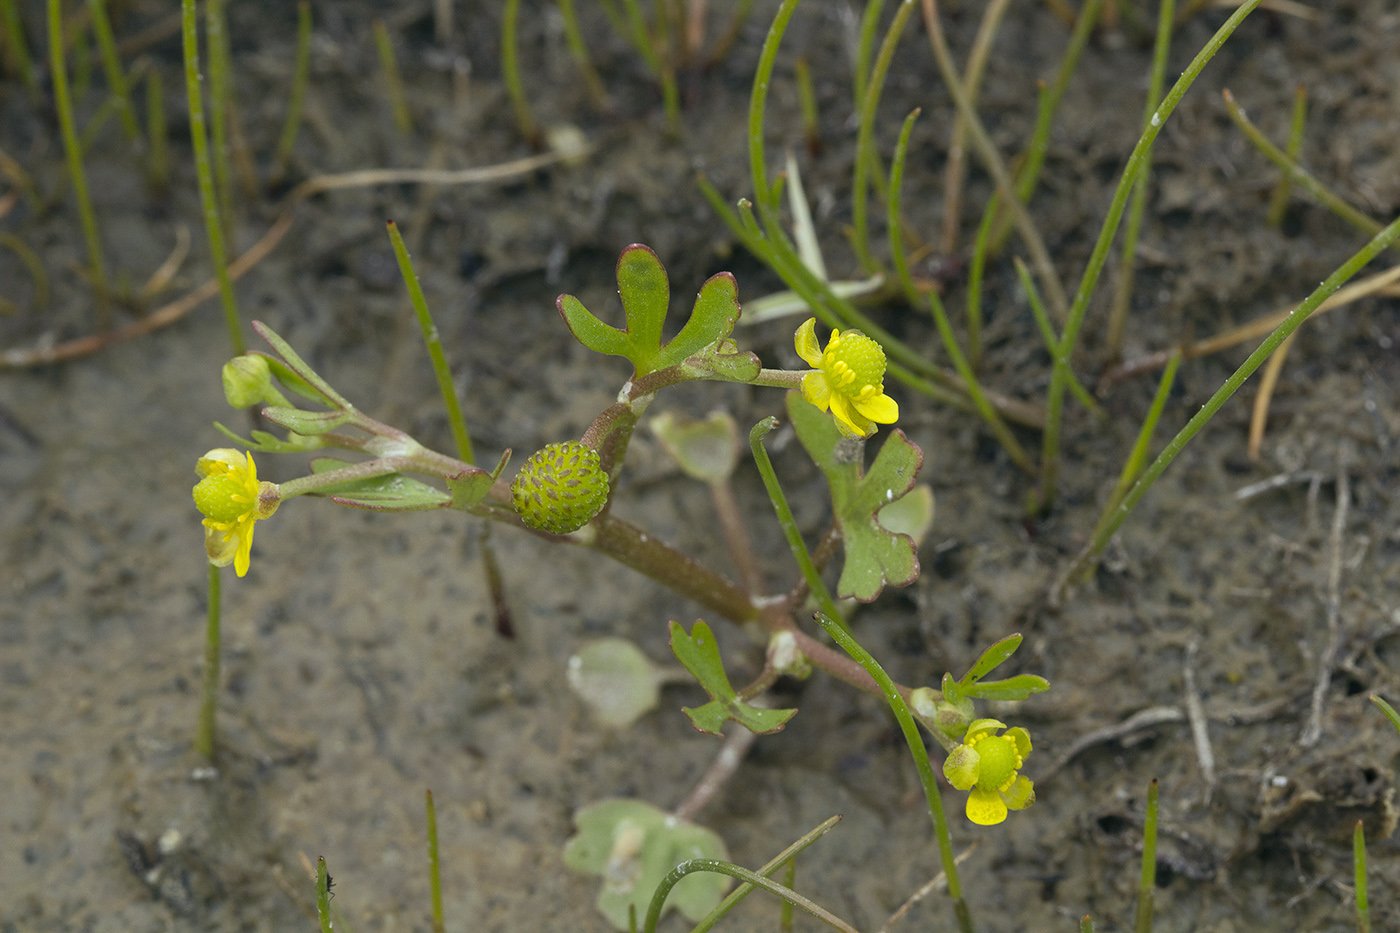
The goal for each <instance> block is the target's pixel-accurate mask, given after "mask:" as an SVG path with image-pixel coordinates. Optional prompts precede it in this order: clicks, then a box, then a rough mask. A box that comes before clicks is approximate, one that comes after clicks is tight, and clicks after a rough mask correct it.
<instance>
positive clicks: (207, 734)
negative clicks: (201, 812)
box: [194, 564, 222, 762]
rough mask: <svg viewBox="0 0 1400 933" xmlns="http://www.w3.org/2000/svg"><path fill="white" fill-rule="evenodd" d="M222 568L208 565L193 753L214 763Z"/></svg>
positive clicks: (217, 705)
mask: <svg viewBox="0 0 1400 933" xmlns="http://www.w3.org/2000/svg"><path fill="white" fill-rule="evenodd" d="M221 581H222V578H221V576H220V568H218V567H215V566H214V565H213V564H210V565H209V588H208V598H209V602H208V606H207V607H206V610H205V622H204V680H203V686H202V688H201V689H200V694H199V724H198V726H197V727H196V728H195V733H194V750H195V752H196V753H198V755H199V757H201V758H203V759H204V760H205V761H208V762H212V761H213V760H214V748H215V745H216V732H215V718H216V717H217V716H218V711H219V658H220V654H221V648H220V646H221V643H222V636H221V635H220V630H219V627H220V610H221V607H220V600H221V596H220V583H221Z"/></svg>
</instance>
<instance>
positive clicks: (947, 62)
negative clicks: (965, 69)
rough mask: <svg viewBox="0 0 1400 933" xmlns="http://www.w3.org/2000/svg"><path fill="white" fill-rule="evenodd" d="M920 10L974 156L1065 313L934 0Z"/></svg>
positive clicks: (1057, 308) (1059, 288) (1059, 312)
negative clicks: (950, 46)
mask: <svg viewBox="0 0 1400 933" xmlns="http://www.w3.org/2000/svg"><path fill="white" fill-rule="evenodd" d="M923 11H924V25H925V26H926V27H927V30H928V35H929V44H930V45H931V46H932V48H933V57H934V59H935V60H936V61H937V63H938V70H939V72H940V73H941V74H942V76H943V83H944V84H945V85H947V88H948V93H949V94H950V95H951V96H952V98H953V103H954V104H955V105H956V106H957V110H958V114H959V115H960V116H962V118H963V119H964V120H965V121H966V122H967V131H968V134H969V135H970V136H971V137H972V143H973V146H974V148H976V150H977V154H978V156H980V157H981V159H982V164H983V166H984V167H985V168H986V170H987V173H988V174H989V175H991V176H992V178H993V180H995V181H996V185H997V190H998V191H999V192H1000V193H1001V198H1002V203H1003V204H1005V205H1006V206H1007V207H1008V208H1009V209H1010V210H1011V213H1012V216H1013V217H1014V218H1015V220H1016V229H1017V230H1018V231H1019V232H1020V234H1021V239H1022V240H1023V241H1024V242H1025V244H1026V249H1027V250H1028V251H1029V252H1030V254H1031V262H1032V264H1033V265H1034V267H1035V272H1036V276H1037V277H1039V278H1040V280H1041V283H1040V284H1041V289H1042V290H1043V291H1044V294H1045V296H1046V298H1047V299H1048V300H1049V302H1050V308H1051V310H1052V311H1054V312H1055V315H1056V317H1059V318H1063V317H1064V316H1065V314H1064V310H1065V309H1066V308H1068V307H1069V302H1068V300H1067V299H1066V298H1065V290H1064V286H1063V285H1061V284H1060V280H1059V277H1058V276H1057V275H1056V274H1055V265H1054V263H1053V262H1052V261H1051V259H1050V251H1049V250H1048V249H1047V248H1046V246H1045V241H1044V239H1043V238H1042V237H1041V235H1040V231H1039V229H1038V228H1037V227H1036V225H1035V221H1034V220H1032V219H1031V215H1030V213H1029V212H1028V211H1027V210H1026V207H1025V205H1024V204H1022V203H1021V201H1020V199H1019V198H1018V197H1017V196H1016V193H1015V188H1014V186H1013V182H1012V179H1011V175H1010V173H1009V172H1008V171H1007V169H1006V164H1005V162H1004V161H1003V160H1002V158H1001V156H1000V155H999V154H998V153H997V149H996V146H995V145H994V144H993V143H992V138H991V136H989V135H988V134H987V130H986V128H985V127H984V126H983V125H982V119H981V117H979V116H978V115H977V111H976V109H975V108H974V107H973V106H972V102H971V100H969V98H968V96H967V92H966V91H965V90H964V88H963V84H962V79H961V78H960V77H959V76H958V71H957V66H955V65H954V64H953V56H952V54H951V53H950V52H949V51H948V42H947V39H946V38H945V37H944V35H943V23H942V21H941V20H940V18H939V15H938V5H937V2H936V0H923Z"/></svg>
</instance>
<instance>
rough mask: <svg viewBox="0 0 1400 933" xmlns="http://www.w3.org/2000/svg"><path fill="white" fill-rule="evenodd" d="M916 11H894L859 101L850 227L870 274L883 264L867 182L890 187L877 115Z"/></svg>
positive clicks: (910, 7) (910, 3) (905, 4)
mask: <svg viewBox="0 0 1400 933" xmlns="http://www.w3.org/2000/svg"><path fill="white" fill-rule="evenodd" d="M912 12H914V0H902V2H901V3H900V4H899V8H898V9H897V10H896V11H895V14H894V19H893V20H891V21H890V28H889V29H888V30H887V31H886V32H885V40H884V41H883V42H881V43H880V52H879V54H878V55H876V56H875V67H874V68H873V69H871V72H870V80H869V81H868V82H866V86H865V98H864V99H863V100H862V101H861V102H860V111H859V112H860V124H859V128H858V129H857V131H856V159H855V169H854V180H853V181H852V183H851V227H852V228H853V230H854V241H853V245H854V247H855V251H856V259H857V261H858V262H859V263H860V265H861V268H862V269H864V270H865V273H866V274H867V275H872V274H874V273H876V272H879V271H880V267H881V264H880V263H878V262H876V261H875V257H874V256H872V255H871V253H870V223H869V218H868V217H867V214H866V199H867V197H868V196H869V191H868V188H867V185H868V184H870V183H872V182H873V183H874V184H875V186H876V187H877V188H879V189H887V188H888V184H882V181H883V179H881V178H880V170H879V163H878V157H877V156H876V154H875V114H876V112H877V111H878V110H879V109H880V93H881V92H882V91H883V90H884V89H885V76H886V75H888V74H889V70H890V62H891V61H893V60H894V50H895V47H896V46H897V45H898V44H899V37H900V35H901V34H903V32H904V26H905V24H906V23H908V22H909V14H910V13H912ZM894 247H895V249H896V250H899V251H901V252H902V251H903V249H904V245H903V244H902V243H899V242H896V243H895V244H894Z"/></svg>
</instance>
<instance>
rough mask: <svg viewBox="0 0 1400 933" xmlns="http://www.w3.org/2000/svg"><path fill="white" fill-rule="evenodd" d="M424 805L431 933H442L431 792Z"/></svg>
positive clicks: (439, 882)
mask: <svg viewBox="0 0 1400 933" xmlns="http://www.w3.org/2000/svg"><path fill="white" fill-rule="evenodd" d="M426 799H427V803H426V804H425V805H424V808H425V810H426V819H427V823H428V890H429V892H430V893H431V895H432V900H433V933H443V931H444V930H445V929H447V927H446V924H445V923H444V922H443V915H442V865H441V863H440V862H439V861H438V830H437V808H436V807H435V806H433V792H432V791H431V790H430V791H428V792H427V794H426Z"/></svg>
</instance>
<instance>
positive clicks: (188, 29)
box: [180, 0, 245, 356]
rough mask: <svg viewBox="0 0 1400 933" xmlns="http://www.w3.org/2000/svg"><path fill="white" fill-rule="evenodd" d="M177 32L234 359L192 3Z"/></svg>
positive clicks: (237, 329) (236, 346)
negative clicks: (178, 33) (181, 48)
mask: <svg viewBox="0 0 1400 933" xmlns="http://www.w3.org/2000/svg"><path fill="white" fill-rule="evenodd" d="M180 32H181V37H182V39H183V45H184V56H185V93H186V96H187V98H188V100H189V108H190V142H191V143H192V144H193V146H194V162H195V171H196V174H197V175H198V177H199V200H200V204H201V205H203V208H204V230H205V233H206V234H207V235H208V237H209V253H210V255H211V257H212V259H213V261H214V274H215V276H216V277H217V278H218V280H219V297H220V298H221V299H222V301H223V307H224V323H225V325H226V326H227V327H228V333H229V344H230V346H231V347H232V349H233V355H234V356H242V355H243V353H244V350H245V344H244V341H243V326H242V324H241V322H240V320H239V315H238V301H237V299H235V298H234V295H233V280H232V279H231V278H230V277H229V274H228V263H227V262H225V261H224V257H225V256H226V255H227V252H226V250H225V248H224V228H223V223H222V222H221V221H220V219H219V201H218V197H217V196H216V194H215V191H214V169H213V165H212V162H211V160H210V156H209V132H208V128H207V127H206V126H205V122H204V95H203V93H202V90H201V84H202V82H201V81H200V76H199V26H198V21H197V19H196V17H195V0H180Z"/></svg>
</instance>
